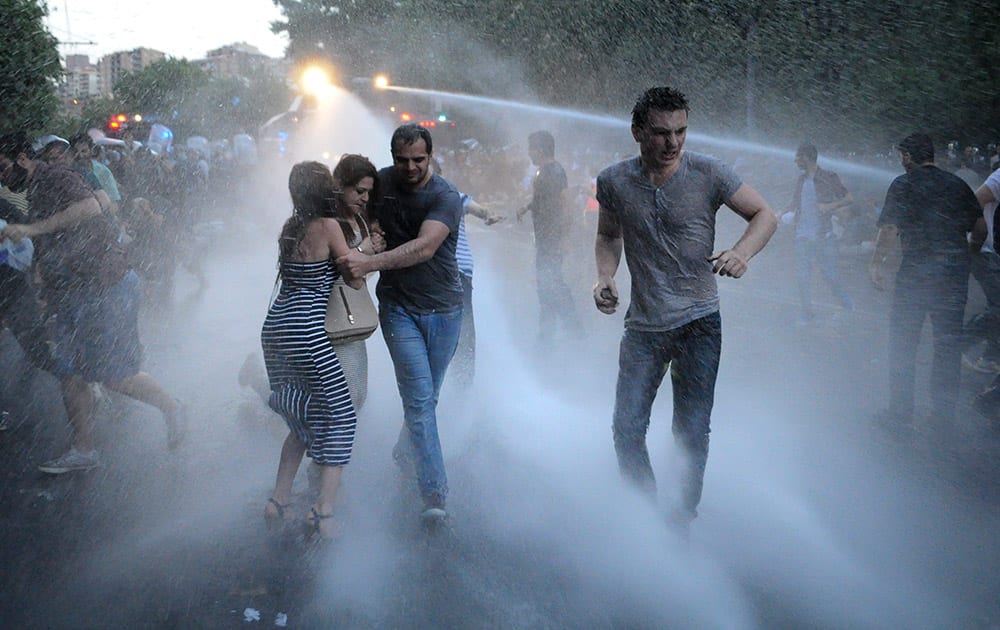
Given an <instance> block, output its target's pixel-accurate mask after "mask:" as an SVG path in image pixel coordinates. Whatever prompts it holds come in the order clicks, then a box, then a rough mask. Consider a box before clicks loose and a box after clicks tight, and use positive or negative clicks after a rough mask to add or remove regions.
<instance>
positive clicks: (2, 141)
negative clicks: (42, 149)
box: [0, 131, 35, 161]
mask: <svg viewBox="0 0 1000 630" xmlns="http://www.w3.org/2000/svg"><path fill="white" fill-rule="evenodd" d="M22 153H23V154H25V155H26V156H28V157H29V158H34V157H35V149H34V148H33V147H32V146H31V140H29V139H28V134H26V133H24V132H23V131H15V132H13V133H5V134H3V135H0V155H4V156H6V157H8V158H10V159H11V160H12V161H16V160H17V156H19V155H21V154H22Z"/></svg>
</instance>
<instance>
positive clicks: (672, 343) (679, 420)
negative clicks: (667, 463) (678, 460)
mask: <svg viewBox="0 0 1000 630" xmlns="http://www.w3.org/2000/svg"><path fill="white" fill-rule="evenodd" d="M721 353H722V318H721V316H720V315H719V313H718V312H715V313H712V314H711V315H706V316H705V317H702V318H700V319H696V320H695V321H693V322H690V323H688V324H685V325H683V326H681V327H680V328H675V329H673V330H667V331H662V332H642V331H636V330H626V331H625V335H624V336H623V337H622V343H621V349H620V351H619V358H618V388H617V392H616V394H615V416H614V438H615V452H616V453H617V455H618V467H619V468H620V469H621V472H622V474H623V475H624V476H625V477H626V478H627V479H629V480H630V481H632V482H634V483H635V484H636V485H637V486H638V487H639V488H640V489H642V490H643V491H645V492H647V493H649V494H651V495H653V496H655V495H656V478H655V477H654V476H653V468H652V466H651V465H650V463H649V452H648V451H647V449H646V431H647V429H649V415H650V411H651V409H652V407H653V400H654V399H655V398H656V392H657V390H659V388H660V383H662V382H663V377H664V375H665V374H666V372H667V368H668V367H669V368H670V380H671V382H672V384H673V393H674V418H673V434H674V440H675V441H676V442H677V444H678V445H679V446H680V447H681V448H682V449H683V450H684V451H685V453H686V455H687V457H688V461H687V466H686V469H685V472H684V476H683V479H682V488H681V490H682V507H683V509H684V510H686V511H687V512H688V513H689V514H690V515H692V516H694V515H695V514H697V512H696V508H697V507H698V503H699V502H700V501H701V489H702V483H703V480H704V477H705V463H706V462H707V461H708V434H709V431H710V424H711V420H712V405H713V404H714V402H715V378H716V375H717V374H718V372H719V356H720V355H721Z"/></svg>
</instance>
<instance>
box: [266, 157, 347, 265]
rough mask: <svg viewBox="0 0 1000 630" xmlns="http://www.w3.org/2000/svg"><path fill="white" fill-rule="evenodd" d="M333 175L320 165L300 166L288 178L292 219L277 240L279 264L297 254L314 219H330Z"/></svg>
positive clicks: (295, 167) (317, 163)
mask: <svg viewBox="0 0 1000 630" xmlns="http://www.w3.org/2000/svg"><path fill="white" fill-rule="evenodd" d="M336 188H337V186H336V183H335V182H334V181H333V174H331V173H330V169H328V168H327V167H326V165H325V164H322V163H320V162H299V163H298V164H296V165H295V166H293V167H292V171H291V172H290V173H289V174H288V192H289V193H290V194H291V196H292V216H290V217H289V218H288V220H287V221H285V225H284V226H283V227H282V228H281V236H280V237H279V238H278V251H279V261H280V262H287V261H289V260H291V259H292V257H293V255H294V254H295V253H296V252H297V251H298V250H299V246H300V245H301V244H302V238H303V237H304V236H305V234H306V226H307V225H308V224H309V222H310V221H312V220H313V219H316V218H319V217H322V216H329V215H330V211H331V210H332V206H333V200H334V196H335V191H336Z"/></svg>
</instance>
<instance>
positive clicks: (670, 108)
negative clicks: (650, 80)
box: [632, 86, 690, 127]
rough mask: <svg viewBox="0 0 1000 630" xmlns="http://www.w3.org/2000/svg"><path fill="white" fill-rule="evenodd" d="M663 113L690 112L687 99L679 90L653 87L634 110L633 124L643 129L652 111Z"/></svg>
mask: <svg viewBox="0 0 1000 630" xmlns="http://www.w3.org/2000/svg"><path fill="white" fill-rule="evenodd" d="M654 109H655V110H657V111H661V112H676V111H680V110H682V109H683V110H684V112H685V113H687V112H689V111H690V108H689V107H688V102H687V97H686V96H684V94H683V93H681V92H680V91H679V90H675V89H674V88H671V87H665V86H664V87H652V88H649V89H648V90H646V91H645V92H643V94H642V96H640V97H639V100H637V101H636V102H635V106H634V107H633V108H632V124H633V125H635V126H636V127H642V126H643V125H645V124H646V121H648V120H649V112H650V111H652V110H654Z"/></svg>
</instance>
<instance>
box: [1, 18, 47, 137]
mask: <svg viewBox="0 0 1000 630" xmlns="http://www.w3.org/2000/svg"><path fill="white" fill-rule="evenodd" d="M47 14H48V8H47V6H46V3H45V2H38V1H35V0H0V42H3V54H0V84H2V85H3V98H2V99H0V128H2V129H8V130H10V129H24V130H29V131H38V130H40V129H43V128H44V127H45V125H46V124H47V123H48V122H49V120H51V119H52V117H53V115H54V114H55V112H56V109H57V108H58V105H59V100H58V98H57V95H56V82H57V81H58V79H59V77H60V75H61V73H62V66H61V65H60V63H59V51H58V42H57V41H56V39H55V37H53V36H52V34H51V33H49V32H48V30H46V28H45V24H44V22H43V20H44V18H45V16H46V15H47Z"/></svg>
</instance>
